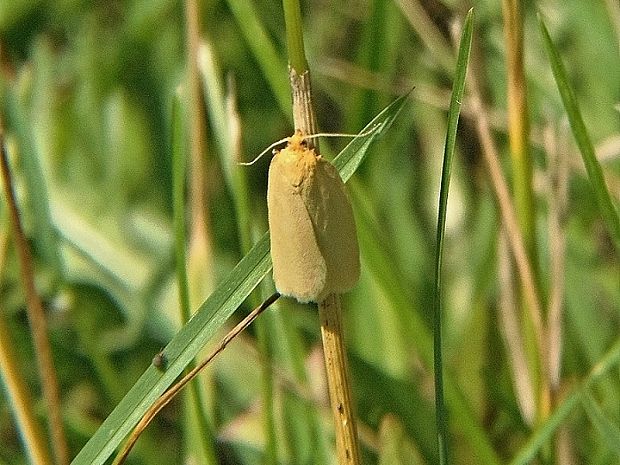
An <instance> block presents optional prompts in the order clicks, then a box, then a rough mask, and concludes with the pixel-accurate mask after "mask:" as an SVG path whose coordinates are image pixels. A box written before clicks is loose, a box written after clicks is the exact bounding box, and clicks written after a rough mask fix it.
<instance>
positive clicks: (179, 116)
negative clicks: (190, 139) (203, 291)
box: [172, 91, 191, 323]
mask: <svg viewBox="0 0 620 465" xmlns="http://www.w3.org/2000/svg"><path fill="white" fill-rule="evenodd" d="M184 114H185V112H184V111H183V103H182V102H181V97H180V95H179V92H178V91H177V92H176V93H175V95H174V99H173V100H172V211H173V215H174V245H175V258H176V272H177V286H178V288H179V307H180V309H181V321H182V322H183V323H185V322H187V321H188V320H189V319H190V316H191V310H190V305H189V285H188V282H187V260H186V257H185V244H186V243H187V242H186V240H187V231H186V228H185V171H186V161H187V157H186V154H187V150H186V149H187V147H186V146H185V141H186V140H187V138H186V132H185V131H186V128H185V118H184V117H183V115H184Z"/></svg>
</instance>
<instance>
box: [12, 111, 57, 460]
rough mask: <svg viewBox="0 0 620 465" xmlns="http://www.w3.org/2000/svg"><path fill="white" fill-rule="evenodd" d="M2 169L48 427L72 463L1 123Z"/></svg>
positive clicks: (45, 324)
mask: <svg viewBox="0 0 620 465" xmlns="http://www.w3.org/2000/svg"><path fill="white" fill-rule="evenodd" d="M0 159H1V160H0V171H2V184H3V186H4V193H5V196H6V200H7V204H8V207H9V216H10V219H11V227H12V231H13V236H14V240H15V246H16V249H17V256H18V259H19V262H20V275H21V280H22V285H23V286H24V292H25V294H26V310H27V312H28V320H29V322H30V329H31V332H32V339H33V344H34V349H35V354H36V357H35V358H36V361H37V368H38V371H39V377H40V379H41V389H42V391H43V397H44V398H45V400H46V402H47V409H48V428H49V434H50V437H51V442H52V451H53V455H54V458H55V461H56V463H57V464H58V465H68V463H69V447H68V445H67V439H66V436H65V431H64V425H63V421H62V406H61V404H62V403H61V399H60V390H59V387H58V378H57V376H56V369H55V368H54V361H53V359H52V349H51V347H50V343H49V339H48V335H47V321H46V320H45V311H44V310H43V304H42V303H41V298H40V297H39V294H38V293H37V290H36V287H35V284H34V267H33V263H32V256H31V254H30V249H29V247H28V242H27V240H26V236H25V234H24V230H23V228H22V224H21V218H20V215H19V210H18V207H17V201H16V199H15V193H14V187H13V178H12V176H11V171H10V168H9V160H8V154H7V152H6V148H5V145H4V139H3V129H2V127H1V123H0Z"/></svg>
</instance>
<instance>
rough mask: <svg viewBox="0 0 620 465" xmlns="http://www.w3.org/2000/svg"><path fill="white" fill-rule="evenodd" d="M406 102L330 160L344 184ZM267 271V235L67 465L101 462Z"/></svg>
mask: <svg viewBox="0 0 620 465" xmlns="http://www.w3.org/2000/svg"><path fill="white" fill-rule="evenodd" d="M405 98H406V95H405V96H402V97H399V98H398V99H396V100H395V101H394V102H393V103H392V104H390V105H388V107H386V109H385V110H383V111H382V112H381V113H380V114H379V115H377V117H375V118H374V119H373V121H372V122H371V123H370V124H369V126H375V127H376V130H375V131H373V132H372V133H371V134H365V135H363V136H358V137H356V138H355V139H354V140H353V141H352V142H351V143H350V144H349V145H347V147H345V148H344V150H343V151H342V152H341V153H340V155H339V156H338V157H337V158H336V159H335V160H334V164H335V165H336V166H337V167H338V168H339V169H340V171H341V176H342V177H343V179H345V180H347V179H348V178H349V177H350V176H351V175H352V174H353V173H354V172H355V170H356V169H357V168H358V167H359V165H360V163H361V162H362V161H363V159H364V157H365V152H366V151H367V150H368V148H369V145H370V143H371V142H372V140H374V138H375V137H378V136H379V135H381V134H383V133H384V132H385V131H386V130H387V129H388V128H389V127H390V125H391V123H392V122H393V121H394V119H395V118H396V116H397V115H398V113H399V112H400V109H401V108H402V106H403V105H404V103H405ZM360 152H363V153H360ZM345 176H346V177H345ZM270 269H271V257H270V256H269V233H265V234H264V235H263V236H262V237H261V239H260V240H259V241H258V243H257V244H256V245H255V246H254V247H253V248H252V249H251V250H250V252H248V254H247V255H246V256H245V257H244V258H243V259H242V260H241V261H240V262H239V263H238V264H237V266H236V267H235V268H234V269H233V270H232V271H231V273H230V274H229V275H228V277H227V278H226V279H224V281H223V282H222V283H221V284H220V285H219V286H218V287H217V288H216V290H215V291H214V292H213V293H212V294H211V295H210V296H209V298H207V300H206V301H205V302H204V303H203V304H202V305H201V306H200V308H199V309H198V311H197V312H196V314H195V315H194V317H193V318H192V319H191V320H190V321H189V322H188V323H187V324H186V325H185V326H184V327H183V328H182V329H181V330H180V331H179V332H178V333H177V334H176V336H175V337H174V338H173V339H172V341H170V343H169V344H168V345H167V346H166V348H165V349H164V352H163V353H164V355H165V357H166V360H168V367H167V369H166V371H165V372H163V373H162V372H161V371H159V370H158V369H157V368H156V367H154V366H152V365H151V366H149V367H148V368H147V369H146V371H145V372H144V373H143V375H142V376H141V377H140V379H139V380H138V381H137V382H136V383H135V384H134V386H133V387H132V388H131V390H130V391H129V392H128V393H127V395H126V396H125V397H124V398H123V400H122V401H121V402H120V403H119V404H118V406H117V407H116V408H115V409H114V411H113V412H112V413H111V414H110V415H109V416H108V417H107V418H106V420H105V421H104V422H103V424H102V425H101V426H100V427H99V429H98V430H97V432H96V433H95V435H94V436H93V437H92V438H91V439H90V440H89V441H88V443H87V444H86V445H85V446H84V448H83V449H82V450H81V451H80V453H79V454H78V455H77V456H76V458H75V459H74V460H73V462H72V464H73V465H99V464H103V463H104V462H105V461H106V459H107V458H108V457H109V456H110V455H111V454H112V453H113V451H114V450H115V449H116V447H117V446H118V445H119V444H120V442H121V441H122V440H123V438H124V437H125V436H126V435H127V434H128V433H129V432H130V431H131V429H132V428H133V427H134V426H135V425H136V423H137V422H138V421H139V420H140V418H141V417H142V415H143V414H144V413H145V412H146V411H147V410H148V408H149V407H150V406H151V405H152V404H153V403H154V402H155V401H156V400H157V398H158V397H159V396H160V395H161V394H162V393H163V392H164V391H165V390H166V389H167V388H168V387H169V386H170V385H171V384H172V383H173V382H174V380H175V379H176V378H177V376H178V375H179V374H180V373H181V372H182V371H183V369H184V368H185V367H186V366H187V365H188V364H189V363H190V362H191V361H192V359H193V358H194V357H195V356H196V354H197V353H198V351H199V350H200V349H201V348H202V347H203V346H204V345H205V344H206V343H207V342H208V341H209V340H210V339H211V338H212V337H213V336H214V334H215V333H216V332H217V331H218V329H219V328H221V327H222V325H223V324H224V323H225V322H226V320H227V319H228V318H229V317H230V316H231V315H232V314H233V313H234V311H235V310H236V309H237V308H238V307H239V306H240V305H241V303H242V302H243V301H244V300H245V298H246V297H247V296H248V295H249V294H250V292H252V290H253V289H254V288H255V287H256V286H257V285H258V284H259V283H260V281H261V280H262V279H263V278H264V277H265V276H266V275H267V273H268V272H269V271H270Z"/></svg>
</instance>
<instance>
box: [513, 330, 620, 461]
mask: <svg viewBox="0 0 620 465" xmlns="http://www.w3.org/2000/svg"><path fill="white" fill-rule="evenodd" d="M618 362H620V340H618V341H617V342H616V343H615V344H614V345H613V346H612V347H611V349H609V351H608V352H607V354H605V356H604V357H603V358H602V359H601V360H600V362H599V363H597V364H596V366H594V368H592V370H591V371H590V374H589V375H588V377H587V378H586V380H585V381H584V382H583V385H582V386H581V387H579V388H577V389H575V390H574V391H573V393H572V394H570V395H569V396H568V397H566V399H565V400H564V401H563V402H562V404H560V405H559V406H558V408H556V410H555V411H554V412H553V414H552V415H551V416H550V417H549V418H548V419H547V421H545V423H544V424H543V425H541V426H540V427H539V428H538V429H537V430H536V431H535V432H534V434H533V435H532V436H530V438H529V440H528V442H527V443H526V444H525V446H524V447H523V448H522V449H521V451H520V452H519V454H517V456H516V457H515V458H514V459H513V460H512V461H511V462H510V465H527V464H529V463H530V462H531V460H532V459H533V458H534V457H535V456H536V454H537V453H538V451H539V450H540V449H541V448H542V447H543V445H544V444H546V443H547V442H548V441H549V440H550V439H551V437H552V436H553V434H554V433H555V432H556V430H557V429H558V428H559V427H560V425H561V424H562V422H563V421H564V420H565V419H566V418H567V417H568V415H569V414H570V413H571V412H572V411H573V409H574V408H575V407H576V406H578V405H579V403H580V400H581V399H582V396H583V394H584V392H585V390H587V389H589V388H590V387H591V386H594V385H595V384H596V383H597V381H599V380H600V379H601V378H602V377H603V376H604V375H605V374H607V372H608V371H609V370H611V369H612V368H613V367H615V366H616V365H617V364H618Z"/></svg>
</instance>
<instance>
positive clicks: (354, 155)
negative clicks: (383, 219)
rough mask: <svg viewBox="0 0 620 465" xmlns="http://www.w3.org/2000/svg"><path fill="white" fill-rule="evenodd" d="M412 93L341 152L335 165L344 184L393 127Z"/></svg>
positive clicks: (392, 106)
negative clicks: (379, 139) (370, 148)
mask: <svg viewBox="0 0 620 465" xmlns="http://www.w3.org/2000/svg"><path fill="white" fill-rule="evenodd" d="M410 93H411V91H409V92H407V93H406V94H405V95H401V96H400V97H398V98H397V99H396V100H394V101H393V102H392V103H390V104H389V105H388V106H387V107H385V108H384V109H383V111H381V113H379V114H378V115H377V116H375V117H374V118H373V119H372V121H371V122H370V123H368V124H367V125H366V127H364V129H362V130H361V131H360V134H364V135H363V136H357V137H355V138H354V139H353V140H352V141H351V142H349V144H348V145H347V146H346V147H345V148H344V149H343V150H342V152H340V154H339V155H338V156H337V157H336V158H334V160H333V162H332V163H333V165H334V166H335V167H336V168H337V169H338V171H339V172H340V177H341V178H342V180H343V181H344V182H347V181H348V180H349V178H351V176H353V173H355V170H357V168H358V167H359V165H360V164H361V163H362V161H364V158H365V157H366V153H367V152H368V148H369V147H370V144H372V142H373V141H374V140H375V138H376V137H379V136H380V135H381V134H383V133H385V132H386V131H387V130H388V129H389V127H390V126H391V125H392V123H393V122H394V120H395V119H396V116H398V113H400V110H401V109H402V108H403V105H404V103H405V100H406V99H407V97H409V94H410Z"/></svg>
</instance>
